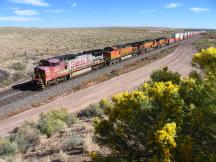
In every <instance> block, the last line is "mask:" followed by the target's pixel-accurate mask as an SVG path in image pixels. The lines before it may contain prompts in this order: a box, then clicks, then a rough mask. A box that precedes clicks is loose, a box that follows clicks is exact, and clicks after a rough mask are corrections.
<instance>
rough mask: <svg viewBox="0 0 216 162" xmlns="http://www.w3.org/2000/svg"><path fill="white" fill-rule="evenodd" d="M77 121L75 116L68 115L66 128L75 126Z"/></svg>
mask: <svg viewBox="0 0 216 162" xmlns="http://www.w3.org/2000/svg"><path fill="white" fill-rule="evenodd" d="M78 120H79V119H78V118H77V115H76V114H73V113H70V114H68V115H67V119H66V123H67V126H68V127H71V126H72V125H73V124H75V123H76V122H77V121H78Z"/></svg>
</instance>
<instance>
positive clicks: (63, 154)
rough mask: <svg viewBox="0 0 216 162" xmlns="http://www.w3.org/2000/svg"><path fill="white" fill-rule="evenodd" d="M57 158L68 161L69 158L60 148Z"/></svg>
mask: <svg viewBox="0 0 216 162" xmlns="http://www.w3.org/2000/svg"><path fill="white" fill-rule="evenodd" d="M57 157H58V160H60V161H68V160H69V156H68V155H67V154H66V153H65V152H63V151H62V150H60V152H59V153H58V154H57Z"/></svg>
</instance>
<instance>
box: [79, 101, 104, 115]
mask: <svg viewBox="0 0 216 162" xmlns="http://www.w3.org/2000/svg"><path fill="white" fill-rule="evenodd" d="M103 114H104V110H103V109H102V108H101V107H100V104H92V105H90V106H89V107H88V108H87V109H86V110H83V111H82V112H81V113H79V116H85V117H96V116H102V115H103Z"/></svg>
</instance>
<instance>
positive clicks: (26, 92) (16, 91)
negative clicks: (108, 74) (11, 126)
mask: <svg viewBox="0 0 216 162" xmlns="http://www.w3.org/2000/svg"><path fill="white" fill-rule="evenodd" d="M185 41H187V40H185ZM185 41H183V42H180V43H176V44H173V45H169V46H165V47H162V48H160V49H155V50H153V51H150V52H148V53H147V54H143V55H138V56H136V57H133V58H131V59H128V60H124V61H122V62H120V63H119V64H120V65H121V64H122V66H124V65H127V64H130V63H132V62H136V61H137V60H140V59H143V58H146V57H149V56H153V55H155V54H157V53H158V52H161V51H163V50H165V49H168V48H171V47H174V46H178V45H179V44H183V43H184V42H185ZM117 66H118V64H114V65H112V66H108V67H104V68H102V69H98V70H94V71H91V72H89V73H87V74H88V76H89V77H86V74H83V75H81V76H78V77H76V78H74V79H72V80H69V81H66V82H62V83H60V84H57V85H53V86H51V87H48V88H46V89H45V90H44V91H33V90H32V89H31V84H30V82H26V83H24V84H23V85H19V86H15V88H11V89H9V90H6V91H3V92H0V108H2V107H4V106H7V105H10V104H12V103H16V102H18V101H22V100H23V99H25V98H26V97H28V96H33V95H35V94H39V93H43V92H48V91H49V90H50V89H55V88H56V87H58V86H62V85H64V84H66V83H68V82H71V83H72V82H73V80H76V85H79V84H80V83H82V81H83V80H82V78H85V79H84V80H88V78H91V77H90V76H91V75H92V76H97V75H98V72H100V71H101V72H102V73H101V74H103V73H104V71H106V69H107V68H109V69H111V70H109V71H112V69H118V68H115V67H117ZM77 82H79V84H78V83H77ZM25 84H26V86H27V87H25ZM74 86H75V85H74ZM20 87H21V88H20Z"/></svg>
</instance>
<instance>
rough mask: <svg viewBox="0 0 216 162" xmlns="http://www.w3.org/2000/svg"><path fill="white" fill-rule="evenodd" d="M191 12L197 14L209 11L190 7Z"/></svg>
mask: <svg viewBox="0 0 216 162" xmlns="http://www.w3.org/2000/svg"><path fill="white" fill-rule="evenodd" d="M189 9H190V10H191V11H193V13H198V12H208V11H210V9H207V8H199V7H192V8H189Z"/></svg>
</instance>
